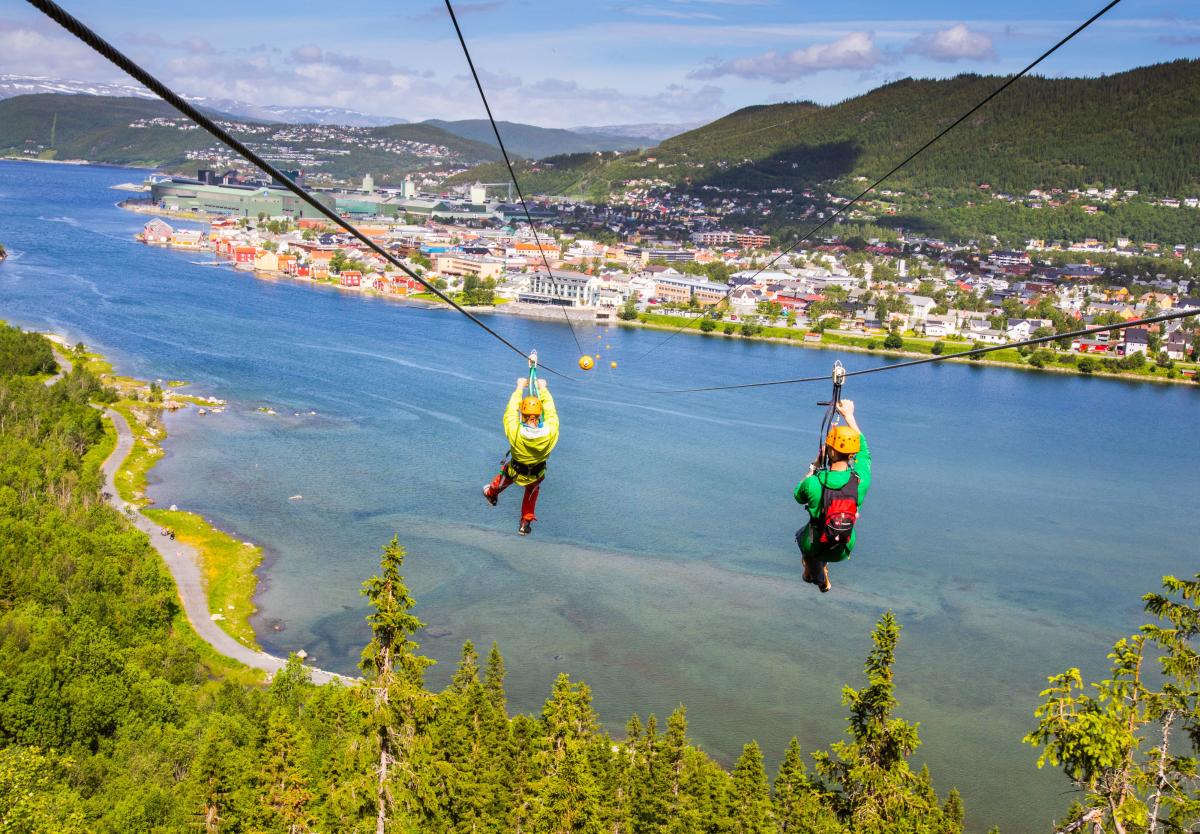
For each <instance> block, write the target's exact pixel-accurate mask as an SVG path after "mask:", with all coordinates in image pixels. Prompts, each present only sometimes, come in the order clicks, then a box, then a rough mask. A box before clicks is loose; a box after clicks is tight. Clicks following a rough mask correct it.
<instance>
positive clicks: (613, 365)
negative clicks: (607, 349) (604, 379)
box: [608, 362, 617, 368]
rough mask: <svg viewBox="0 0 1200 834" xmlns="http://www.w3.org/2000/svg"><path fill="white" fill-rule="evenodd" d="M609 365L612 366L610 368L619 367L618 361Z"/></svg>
mask: <svg viewBox="0 0 1200 834" xmlns="http://www.w3.org/2000/svg"><path fill="white" fill-rule="evenodd" d="M608 367H610V368H615V367H617V363H616V362H613V363H612V364H610V365H609V366H608Z"/></svg>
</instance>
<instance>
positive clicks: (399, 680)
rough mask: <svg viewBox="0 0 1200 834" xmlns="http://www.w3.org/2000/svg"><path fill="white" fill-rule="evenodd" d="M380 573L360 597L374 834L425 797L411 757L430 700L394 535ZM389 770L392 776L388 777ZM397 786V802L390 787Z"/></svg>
mask: <svg viewBox="0 0 1200 834" xmlns="http://www.w3.org/2000/svg"><path fill="white" fill-rule="evenodd" d="M380 566H381V568H382V572H381V574H380V575H379V576H374V577H372V578H370V579H368V580H367V581H366V582H364V583H363V591H362V592H363V595H364V596H366V597H367V600H368V602H369V603H370V605H371V607H372V608H373V609H374V610H373V612H372V613H371V614H369V615H368V616H367V622H368V623H370V625H371V633H372V638H371V642H369V643H368V644H367V646H366V648H364V649H363V653H362V660H361V661H360V662H359V668H360V669H362V671H363V676H364V682H363V684H362V694H363V696H364V701H365V706H366V710H367V730H368V732H369V735H370V739H371V741H372V743H373V746H374V749H375V751H376V754H377V759H376V765H375V768H374V770H375V773H374V781H375V834H385V832H386V831H387V828H388V820H389V818H390V817H391V816H392V814H393V811H394V810H395V809H396V808H399V809H400V811H401V812H402V813H403V815H404V816H406V817H412V816H414V815H415V814H416V812H417V810H418V805H419V804H420V803H421V802H422V801H423V800H426V799H428V797H427V795H426V793H427V792H426V790H424V789H423V785H422V784H421V783H420V774H419V772H418V768H417V767H416V762H415V761H414V759H415V758H416V756H415V755H414V754H416V753H417V750H418V744H417V742H418V732H419V730H420V726H419V725H420V723H421V722H422V721H423V720H424V719H425V718H426V717H427V714H428V711H429V707H430V696H429V693H428V692H426V691H425V687H424V675H425V668H426V667H428V666H429V665H430V664H431V663H433V661H432V660H430V659H429V658H427V657H423V656H421V655H419V654H417V653H416V651H417V648H418V646H417V644H416V643H415V642H413V640H412V635H413V634H415V633H416V632H417V631H419V630H420V629H422V628H424V623H422V622H421V621H420V620H419V619H417V617H416V616H415V615H414V614H413V613H412V611H411V609H412V607H413V605H414V602H413V598H412V597H411V596H410V595H409V592H408V588H407V587H406V586H405V584H404V578H403V576H401V574H400V568H401V567H403V566H404V548H403V547H401V546H400V544H399V543H398V541H397V540H396V538H395V537H393V538H392V540H391V541H390V542H389V543H388V544H387V545H386V546H385V547H384V549H383V556H382V558H381V559H380ZM393 766H394V768H395V770H396V771H398V772H397V773H393ZM393 781H395V782H397V783H398V786H399V792H400V800H399V801H397V793H396V790H395V789H394V787H393Z"/></svg>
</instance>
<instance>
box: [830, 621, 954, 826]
mask: <svg viewBox="0 0 1200 834" xmlns="http://www.w3.org/2000/svg"><path fill="white" fill-rule="evenodd" d="M871 640H872V642H873V643H874V644H875V645H874V648H873V649H872V650H871V652H870V654H868V656H867V662H866V666H865V670H866V673H867V686H866V687H864V688H863V689H857V690H856V689H852V688H851V687H848V686H847V687H845V688H844V689H843V690H842V702H843V703H844V704H846V705H847V706H849V707H850V716H849V720H848V722H847V723H848V730H849V734H850V741H841V742H837V743H836V744H834V745H833V746H832V747H831V748H830V751H829V752H819V753H817V754H815V756H814V759H815V760H816V767H817V773H818V774H819V775H820V776H821V778H822V779H823V780H824V782H825V783H826V786H827V787H826V789H827V790H829V791H830V792H831V793H832V794H833V796H832V801H833V807H834V810H835V811H836V812H837V814H838V817H839V819H841V821H842V822H843V824H845V825H846V826H847V827H849V828H851V829H852V830H854V831H855V832H862V834H875V832H878V833H879V834H884V832H893V831H897V830H908V829H916V828H919V827H935V828H936V827H939V826H940V825H941V822H942V812H941V807H940V806H939V804H938V802H937V797H936V796H932V797H930V796H928V795H927V794H931V793H932V790H931V789H930V790H929V791H928V792H926V791H924V790H923V787H924V786H923V784H922V779H921V778H920V777H919V776H918V775H917V774H914V773H913V772H912V770H911V769H910V768H909V766H908V761H907V758H908V756H909V755H910V754H912V752H913V751H914V750H916V749H917V747H918V746H920V743H921V740H920V737H919V736H918V735H917V727H916V725H915V724H910V723H908V722H907V721H904V720H903V719H900V718H895V717H894V716H893V712H894V710H895V708H896V706H897V701H896V694H895V684H894V682H893V679H892V664H893V663H894V662H895V659H896V645H897V643H898V642H899V640H900V626H899V624H898V623H897V622H896V618H895V616H894V615H893V614H892V612H891V611H888V612H887V613H885V614H884V615H883V616H882V617H881V618H880V619H879V622H878V624H876V626H875V629H874V631H873V632H872V633H871Z"/></svg>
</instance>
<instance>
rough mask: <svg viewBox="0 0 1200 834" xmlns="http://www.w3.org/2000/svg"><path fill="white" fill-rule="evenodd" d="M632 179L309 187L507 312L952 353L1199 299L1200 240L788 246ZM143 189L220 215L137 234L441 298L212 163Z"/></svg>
mask: <svg viewBox="0 0 1200 834" xmlns="http://www.w3.org/2000/svg"><path fill="white" fill-rule="evenodd" d="M288 175H289V176H298V172H288ZM627 186H628V187H627V189H626V191H625V192H624V197H623V199H621V200H618V201H614V202H613V203H612V204H611V205H606V206H599V205H594V204H588V203H578V202H571V201H566V200H555V201H548V200H541V201H538V202H536V203H535V204H533V205H531V206H530V211H531V215H532V218H533V220H534V223H535V226H536V229H531V228H530V226H529V224H528V222H527V220H526V217H525V214H524V210H523V208H522V206H521V205H520V204H519V203H514V202H513V201H512V192H511V188H510V187H509V186H508V184H507V183H504V184H486V183H479V182H475V183H472V184H470V185H463V186H458V187H453V188H449V189H445V188H443V189H438V188H430V186H429V182H428V181H418V180H415V179H413V178H411V177H410V178H407V179H406V180H405V181H404V182H403V183H402V185H401V186H400V187H399V188H390V189H381V188H376V186H375V183H374V182H373V180H372V178H371V176H370V175H367V176H365V177H364V178H363V180H362V182H361V185H360V187H358V188H345V187H343V188H340V189H322V190H318V191H316V192H315V193H316V196H317V197H318V199H319V200H320V201H321V202H322V203H323V204H324V205H326V206H327V207H329V208H331V209H333V210H335V211H336V212H338V213H339V214H340V215H342V216H344V217H347V218H351V219H353V221H354V222H355V223H356V224H357V225H358V227H359V228H360V230H361V231H362V232H363V233H364V234H365V235H367V236H368V237H369V238H370V239H371V240H372V241H374V242H375V243H377V244H378V245H379V246H381V247H383V248H384V249H386V250H387V251H389V252H391V253H392V254H394V255H395V256H397V257H399V258H402V259H404V261H405V263H406V264H407V265H408V266H409V267H410V268H411V269H412V270H413V271H414V272H415V273H416V274H418V275H420V276H421V277H422V278H423V279H424V280H426V281H428V282H430V283H431V284H433V285H434V286H436V287H437V288H439V289H442V290H445V291H447V292H450V293H454V294H456V297H457V300H458V301H459V302H461V303H464V304H468V305H476V306H488V307H492V308H494V310H495V311H496V312H497V313H504V314H515V315H527V316H534V317H550V316H553V317H561V316H563V315H564V314H565V315H567V316H568V317H570V318H571V319H572V320H573V321H587V322H599V323H612V322H616V321H622V322H627V323H636V324H642V325H646V326H664V327H678V326H682V325H687V324H691V323H696V324H697V326H696V327H695V328H694V329H695V330H696V331H697V332H700V333H706V334H716V335H725V336H736V337H743V338H773V339H781V340H794V341H797V342H799V343H801V344H805V345H809V346H815V345H818V344H822V343H824V344H831V345H836V346H838V347H842V348H847V347H848V348H856V347H857V348H859V349H865V350H876V349H879V350H888V351H904V352H916V353H936V354H941V353H944V352H945V353H954V352H958V351H962V350H967V349H969V348H971V347H978V346H984V345H1005V344H1008V343H1010V342H1015V341H1022V340H1026V339H1029V338H1034V337H1039V336H1053V335H1055V334H1057V333H1067V332H1069V331H1073V330H1078V329H1082V328H1084V327H1087V326H1089V325H1101V324H1116V323H1120V322H1123V321H1131V320H1134V319H1137V318H1142V317H1145V316H1149V315H1154V314H1155V313H1158V312H1166V311H1185V310H1190V309H1195V310H1196V311H1197V313H1200V281H1197V280H1195V279H1193V278H1192V277H1191V275H1192V270H1191V264H1192V259H1193V258H1195V257H1200V251H1198V249H1197V247H1191V248H1189V247H1187V246H1184V245H1178V246H1173V247H1166V248H1165V251H1160V249H1159V247H1158V246H1156V245H1154V244H1143V245H1139V246H1133V245H1132V244H1131V243H1130V241H1127V240H1120V241H1115V242H1113V244H1112V245H1106V244H1105V243H1104V242H1101V241H1096V240H1084V241H1079V242H1052V243H1050V244H1047V242H1046V241H1040V240H1030V241H1028V243H1027V246H1026V248H1024V249H1004V248H999V247H998V246H995V245H993V246H986V245H980V244H978V243H976V244H960V243H952V242H948V241H943V240H939V239H934V238H931V237H928V236H919V235H911V234H904V233H900V232H895V231H893V230H886V231H885V230H878V229H876V227H872V226H870V225H862V224H850V223H846V224H843V225H831V226H830V227H828V234H827V235H826V236H823V237H821V238H820V239H816V240H813V241H811V242H807V241H806V242H805V244H804V245H802V246H798V247H796V248H794V249H793V250H791V251H788V252H786V253H784V252H783V251H782V249H781V247H780V246H779V242H778V241H776V240H773V238H772V236H771V235H769V234H766V233H764V232H763V230H761V229H755V228H746V227H742V228H731V226H732V225H733V224H731V223H728V222H727V219H726V218H724V217H723V214H726V213H727V214H728V215H730V216H733V215H735V214H736V215H737V216H744V214H745V209H746V206H745V205H739V204H738V203H737V201H736V198H734V197H729V196H727V197H724V198H722V201H721V203H722V204H723V205H724V207H725V209H727V212H724V213H723V212H721V211H714V210H713V208H712V206H711V204H710V205H706V204H705V203H704V202H702V201H700V200H698V199H695V198H680V199H672V197H671V196H670V194H669V193H663V189H662V188H661V187H658V186H655V185H654V184H651V183H636V182H634V183H628V184H627ZM146 187H147V188H148V191H149V198H148V199H142V200H138V199H135V200H132V201H127V202H126V203H125V204H124V205H125V206H126V207H127V208H133V209H136V210H143V211H150V212H154V213H162V214H167V215H175V216H184V217H188V218H191V219H204V220H206V221H207V223H208V228H207V231H200V230H188V229H176V228H173V227H172V226H171V225H170V224H169V223H168V222H167V221H165V220H163V219H161V218H157V217H156V218H155V219H153V220H151V221H150V222H149V223H147V224H146V226H145V228H144V230H143V232H142V233H141V235H140V236H139V237H140V239H141V240H143V241H144V242H145V243H148V244H155V245H165V246H170V247H176V248H183V249H191V250H205V251H210V252H212V253H213V255H214V256H215V257H216V258H217V259H219V260H222V261H227V262H229V263H231V264H232V265H234V266H235V267H237V268H239V269H244V270H248V271H252V272H256V273H261V274H263V275H268V276H287V277H291V278H295V279H299V280H305V281H312V282H318V283H329V284H334V285H336V286H338V287H342V288H346V289H350V290H355V291H361V292H373V293H378V294H381V295H384V296H391V297H401V298H407V299H416V300H422V301H426V302H429V301H436V297H435V296H433V295H432V294H429V293H427V292H425V291H424V290H425V288H424V287H423V286H422V285H421V283H420V282H418V281H415V280H413V279H412V278H411V277H409V276H408V275H406V274H404V273H403V272H401V271H398V270H396V269H394V268H393V266H392V265H391V264H390V263H388V262H387V261H386V260H384V259H383V258H381V257H379V256H378V255H377V254H376V253H374V252H372V251H371V250H369V249H367V248H366V247H363V246H362V245H361V244H360V243H359V242H358V241H357V240H356V239H355V238H353V237H352V236H351V235H349V234H346V233H344V232H341V231H340V230H338V229H337V228H336V227H334V226H333V224H331V223H329V222H328V221H327V220H326V219H325V218H324V217H322V216H321V215H320V214H318V213H316V212H314V211H313V210H312V209H311V208H310V207H308V206H305V205H304V204H303V203H302V202H301V201H299V200H298V199H296V198H295V197H294V196H293V195H292V194H291V193H290V192H288V191H286V190H284V189H282V188H279V187H278V186H277V185H276V184H272V183H269V182H263V181H260V180H253V179H250V178H247V177H246V176H245V175H244V174H240V173H239V172H238V171H236V170H230V171H227V172H225V173H220V174H219V173H217V172H216V171H214V170H210V169H206V170H201V171H199V172H198V176H197V177H196V178H185V177H167V176H153V177H151V179H150V180H149V181H148V183H147V186H146ZM812 196H814V197H815V195H812ZM885 196H886V195H885ZM1128 197H1129V195H1122V194H1117V193H1112V194H1108V193H1097V194H1094V195H1088V194H1086V193H1082V192H1081V193H1080V194H1078V195H1070V194H1068V195H1066V196H1065V197H1063V198H1062V199H1084V200H1086V199H1094V200H1103V199H1127V198H1128ZM825 198H826V202H825V204H824V205H825V207H824V208H820V209H818V208H815V207H814V208H813V209H812V211H811V212H810V213H811V214H813V215H814V216H816V217H817V218H822V217H824V212H825V211H828V210H829V208H828V207H829V206H831V205H836V202H837V200H836V198H833V197H832V196H831V195H825ZM815 205H816V204H814V206H815ZM723 220H726V222H722V221H723ZM875 231H878V232H879V233H880V234H879V235H878V236H874V235H873V236H870V237H864V235H865V234H872V232H875ZM697 319H699V321H698V322H696V320H697ZM1198 347H1200V334H1198V333H1197V332H1196V326H1195V319H1183V320H1175V321H1171V322H1166V323H1163V324H1162V325H1159V326H1157V327H1154V328H1144V327H1139V328H1128V329H1125V330H1122V331H1117V332H1115V333H1113V334H1112V335H1111V336H1110V335H1109V334H1107V333H1099V334H1096V335H1095V337H1094V338H1091V339H1075V340H1073V341H1072V340H1065V339H1064V340H1055V341H1052V342H1048V343H1047V347H1046V348H1045V349H1039V350H1034V351H1030V350H1028V349H1022V350H1021V351H1020V352H1019V353H1018V351H1016V350H1014V351H1011V355H1006V354H1008V353H1009V352H998V353H997V354H993V355H992V358H995V359H998V360H1000V361H1008V362H1010V363H1016V364H1026V365H1030V366H1032V367H1036V368H1045V367H1052V368H1056V369H1059V370H1067V371H1076V372H1082V373H1092V372H1096V371H1101V372H1103V371H1108V372H1117V373H1134V374H1139V375H1146V376H1152V375H1157V376H1158V378H1160V379H1167V380H1183V379H1196V378H1197V376H1196V371H1197V368H1196V366H1195V360H1196V359H1197V358H1198V357H1197V348H1198Z"/></svg>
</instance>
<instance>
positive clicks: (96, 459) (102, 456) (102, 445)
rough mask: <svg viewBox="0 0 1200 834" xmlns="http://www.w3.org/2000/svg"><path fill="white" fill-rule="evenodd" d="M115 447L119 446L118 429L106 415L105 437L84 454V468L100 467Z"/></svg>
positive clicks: (94, 468) (93, 468)
mask: <svg viewBox="0 0 1200 834" xmlns="http://www.w3.org/2000/svg"><path fill="white" fill-rule="evenodd" d="M115 448H117V429H116V427H115V426H114V425H113V424H112V421H111V420H109V419H108V418H107V417H106V418H104V439H103V440H101V441H100V442H99V443H97V444H95V445H94V446H92V448H90V449H88V450H87V454H86V455H84V456H83V467H84V470H85V471H87V470H96V469H99V468H100V467H101V466H102V465H103V464H104V461H105V460H107V459H108V456H109V455H111V454H112V452H113V449H115Z"/></svg>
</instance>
